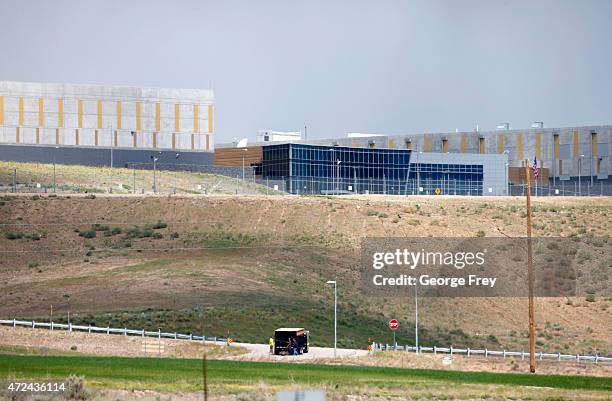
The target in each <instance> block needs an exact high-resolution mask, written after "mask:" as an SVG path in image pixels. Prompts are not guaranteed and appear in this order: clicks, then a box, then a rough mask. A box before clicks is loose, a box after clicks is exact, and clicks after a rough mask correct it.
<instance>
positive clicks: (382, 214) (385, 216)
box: [378, 212, 389, 219]
mask: <svg viewBox="0 0 612 401" xmlns="http://www.w3.org/2000/svg"><path fill="white" fill-rule="evenodd" d="M378 217H380V218H381V219H386V218H387V217H389V215H388V214H387V213H385V212H380V213H378Z"/></svg>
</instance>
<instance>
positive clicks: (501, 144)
mask: <svg viewBox="0 0 612 401" xmlns="http://www.w3.org/2000/svg"><path fill="white" fill-rule="evenodd" d="M505 150H506V137H505V136H504V134H499V135H497V153H499V154H502V153H504V151H505Z"/></svg>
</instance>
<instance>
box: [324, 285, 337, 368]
mask: <svg viewBox="0 0 612 401" xmlns="http://www.w3.org/2000/svg"><path fill="white" fill-rule="evenodd" d="M326 284H333V285H334V358H335V357H336V349H337V345H338V286H337V283H336V280H329V281H328V282H327V283H326Z"/></svg>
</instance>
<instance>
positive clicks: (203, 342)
mask: <svg viewBox="0 0 612 401" xmlns="http://www.w3.org/2000/svg"><path fill="white" fill-rule="evenodd" d="M202 344H206V336H205V335H204V333H202Z"/></svg>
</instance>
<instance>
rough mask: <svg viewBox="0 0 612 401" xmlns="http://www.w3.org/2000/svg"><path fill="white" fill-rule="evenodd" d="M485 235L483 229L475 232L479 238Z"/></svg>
mask: <svg viewBox="0 0 612 401" xmlns="http://www.w3.org/2000/svg"><path fill="white" fill-rule="evenodd" d="M485 235H486V234H485V232H484V231H483V230H478V232H477V233H476V236H477V237H480V238H482V237H484V236H485Z"/></svg>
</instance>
